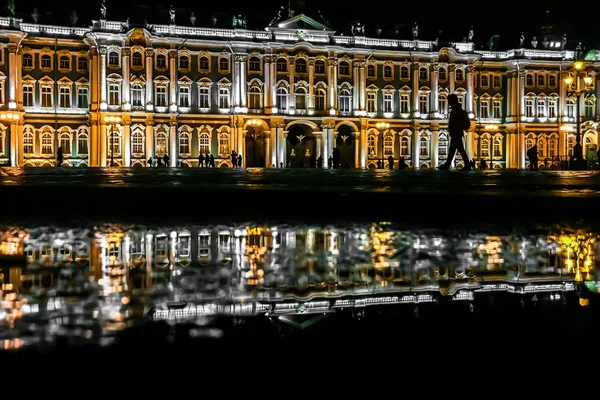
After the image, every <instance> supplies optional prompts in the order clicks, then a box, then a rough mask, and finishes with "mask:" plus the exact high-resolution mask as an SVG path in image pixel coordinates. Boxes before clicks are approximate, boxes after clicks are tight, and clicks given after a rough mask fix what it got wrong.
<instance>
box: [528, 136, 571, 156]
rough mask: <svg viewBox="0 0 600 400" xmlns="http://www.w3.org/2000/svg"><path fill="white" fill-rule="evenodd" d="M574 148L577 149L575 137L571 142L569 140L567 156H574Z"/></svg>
mask: <svg viewBox="0 0 600 400" xmlns="http://www.w3.org/2000/svg"><path fill="white" fill-rule="evenodd" d="M574 147H575V138H574V137H570V138H569V140H567V155H568V156H572V155H573V148H574ZM528 148H529V147H528Z"/></svg>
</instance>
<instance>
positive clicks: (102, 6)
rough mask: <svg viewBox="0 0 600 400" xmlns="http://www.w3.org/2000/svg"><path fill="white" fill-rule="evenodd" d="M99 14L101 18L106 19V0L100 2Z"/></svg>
mask: <svg viewBox="0 0 600 400" xmlns="http://www.w3.org/2000/svg"><path fill="white" fill-rule="evenodd" d="M100 15H101V16H102V19H106V0H102V2H101V3H100Z"/></svg>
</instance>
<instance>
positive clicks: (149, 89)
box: [145, 49, 154, 157]
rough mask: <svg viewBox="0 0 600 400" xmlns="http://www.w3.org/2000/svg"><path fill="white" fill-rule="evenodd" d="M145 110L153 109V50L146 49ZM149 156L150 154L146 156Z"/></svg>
mask: <svg viewBox="0 0 600 400" xmlns="http://www.w3.org/2000/svg"><path fill="white" fill-rule="evenodd" d="M145 54H146V110H148V111H152V110H153V109H154V97H153V96H154V95H153V89H154V78H153V76H152V70H153V65H154V50H153V49H146V52H145ZM148 157H150V156H148Z"/></svg>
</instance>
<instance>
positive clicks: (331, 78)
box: [327, 57, 338, 111]
mask: <svg viewBox="0 0 600 400" xmlns="http://www.w3.org/2000/svg"><path fill="white" fill-rule="evenodd" d="M327 62H328V64H327V65H328V71H327V85H328V89H329V96H327V97H328V101H327V108H328V109H329V110H335V111H337V64H338V62H337V59H336V58H335V57H330V58H329V59H328V60H327Z"/></svg>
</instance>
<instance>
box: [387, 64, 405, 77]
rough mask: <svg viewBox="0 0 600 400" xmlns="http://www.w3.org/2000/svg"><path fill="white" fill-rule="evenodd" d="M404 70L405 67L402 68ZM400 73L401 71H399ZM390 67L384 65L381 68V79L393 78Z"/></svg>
mask: <svg viewBox="0 0 600 400" xmlns="http://www.w3.org/2000/svg"><path fill="white" fill-rule="evenodd" d="M402 68H405V67H402ZM401 71H402V69H401ZM406 71H408V68H407V69H406ZM392 72H393V71H392V66H391V65H384V66H383V77H384V78H392V77H393V73H392Z"/></svg>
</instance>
